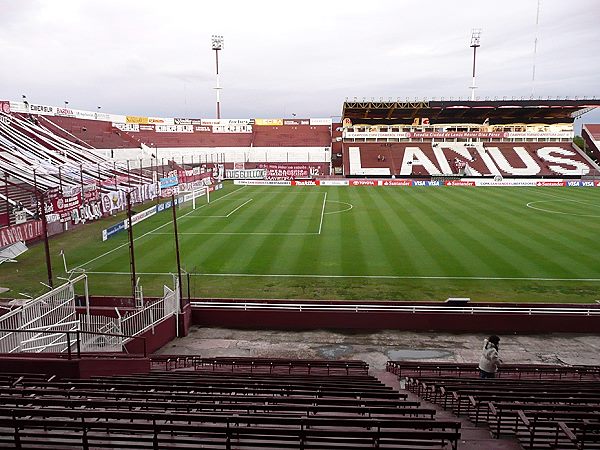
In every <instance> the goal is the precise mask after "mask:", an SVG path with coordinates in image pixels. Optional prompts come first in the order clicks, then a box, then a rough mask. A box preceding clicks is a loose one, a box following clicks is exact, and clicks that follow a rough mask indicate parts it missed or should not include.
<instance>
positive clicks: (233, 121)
mask: <svg viewBox="0 0 600 450" xmlns="http://www.w3.org/2000/svg"><path fill="white" fill-rule="evenodd" d="M253 123H254V121H253V120H252V119H200V125H209V126H215V125H217V126H218V125H223V126H226V125H252V124H253Z"/></svg>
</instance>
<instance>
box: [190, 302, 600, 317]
mask: <svg viewBox="0 0 600 450" xmlns="http://www.w3.org/2000/svg"><path fill="white" fill-rule="evenodd" d="M191 304H192V307H193V308H203V309H233V310H244V311H251V310H264V311H269V310H278V311H297V312H302V311H305V312H306V311H323V312H331V311H337V312H357V313H360V312H398V313H413V314H416V313H442V314H473V315H479V314H499V313H502V314H526V315H548V314H561V315H565V314H566V315H578V316H600V307H586V306H582V307H574V306H565V307H541V306H540V307H528V306H525V307H519V306H501V305H499V306H447V305H444V304H440V305H398V304H392V303H390V304H389V305H382V304H368V303H365V304H333V305H331V304H322V305H319V304H316V303H266V302H192V303H191Z"/></svg>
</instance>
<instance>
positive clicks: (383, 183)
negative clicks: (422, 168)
mask: <svg viewBox="0 0 600 450" xmlns="http://www.w3.org/2000/svg"><path fill="white" fill-rule="evenodd" d="M379 186H412V180H379Z"/></svg>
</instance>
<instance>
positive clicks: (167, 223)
mask: <svg viewBox="0 0 600 450" xmlns="http://www.w3.org/2000/svg"><path fill="white" fill-rule="evenodd" d="M245 187H246V186H242V187H241V188H238V189H236V190H235V191H231V192H229V193H228V194H225V195H223V196H222V197H219V198H217V199H215V200H213V202H216V201H218V200H221V199H222V198H225V197H227V196H228V195H231V194H233V193H235V192H237V191H239V190H240V189H244V188H245ZM208 205H209V203H205V204H204V205H202V206H199V207H198V208H196V210H198V209H200V208H204V207H205V206H208ZM196 210H194V209H192V210H191V211H190V212H188V213H186V214H184V215H183V216H181V218H184V217H186V216H188V215H189V214H192V213H193V212H195V211H196ZM170 223H172V222H170V221H169V222H165V223H163V224H162V225H159V226H158V227H156V228H155V229H154V230H151V231H148V232H147V233H144V234H142V235H141V236H138V237H136V238H134V239H133V242H135V241H137V240H138V239H141V238H143V237H145V236H147V235H149V234H151V233H154V232H155V231H156V230H160V229H161V228H164V227H166V226H167V225H169V224H170ZM157 234H158V233H157ZM165 234H172V233H165ZM180 234H181V233H180ZM127 245H129V242H125V243H124V244H121V245H119V246H117V247H115V248H113V249H112V250H109V251H107V252H104V253H102V254H101V255H100V256H96V257H95V258H93V259H90V260H89V261H87V262H85V263H83V264H80V265H78V266H77V267H74V268H73V269H71V272H73V271H74V270H77V269H81V268H83V266H87V265H88V264H90V263H93V262H94V261H96V260H98V259H100V258H104V257H105V256H106V255H110V254H111V253H112V252H114V251H116V250H119V249H120V248H123V247H125V246H127Z"/></svg>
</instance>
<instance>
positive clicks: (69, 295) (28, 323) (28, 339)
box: [0, 275, 87, 353]
mask: <svg viewBox="0 0 600 450" xmlns="http://www.w3.org/2000/svg"><path fill="white" fill-rule="evenodd" d="M82 280H83V281H84V282H85V283H87V276H86V275H80V276H78V277H76V278H74V279H73V280H70V281H68V282H67V283H65V284H63V285H61V286H59V287H57V288H56V289H53V290H51V291H50V292H47V293H45V294H43V295H41V296H40V297H37V298H36V299H33V300H31V301H28V302H27V303H25V304H24V305H22V306H20V307H18V308H16V309H14V310H13V311H10V312H8V313H6V314H4V315H3V316H2V317H0V329H14V330H19V331H20V332H19V333H1V332H0V353H12V352H16V351H29V352H43V351H50V352H53V351H56V350H57V345H58V344H57V342H56V339H55V337H54V336H52V335H49V336H46V335H44V334H42V331H43V330H47V329H49V328H53V327H57V326H62V327H69V328H70V331H73V330H76V329H77V327H78V325H77V324H78V322H77V315H76V312H75V287H74V285H75V283H77V282H79V281H82Z"/></svg>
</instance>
